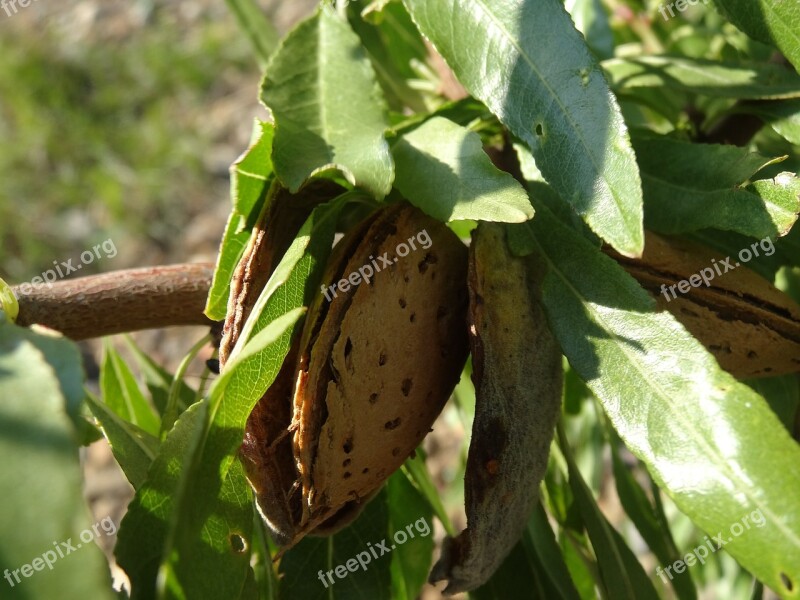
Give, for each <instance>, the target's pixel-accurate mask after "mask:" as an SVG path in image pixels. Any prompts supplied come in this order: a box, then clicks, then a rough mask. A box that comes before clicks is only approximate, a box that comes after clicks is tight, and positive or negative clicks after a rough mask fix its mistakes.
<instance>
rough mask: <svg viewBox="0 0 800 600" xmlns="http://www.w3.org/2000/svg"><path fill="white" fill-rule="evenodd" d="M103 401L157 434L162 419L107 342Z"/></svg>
mask: <svg viewBox="0 0 800 600" xmlns="http://www.w3.org/2000/svg"><path fill="white" fill-rule="evenodd" d="M100 391H101V392H102V400H103V402H105V404H106V405H107V406H108V407H109V408H110V409H111V410H112V411H113V412H114V413H116V414H117V415H118V416H119V417H120V418H121V419H123V420H125V421H128V422H129V423H132V424H134V425H136V426H137V427H139V428H141V429H142V430H143V431H146V432H147V433H149V434H151V435H154V436H158V428H159V426H160V419H159V418H158V415H156V412H155V410H154V409H153V407H152V406H151V405H150V402H149V401H148V400H147V398H145V396H144V394H143V393H142V390H140V389H139V384H138V383H137V381H136V378H135V377H134V376H133V373H132V372H131V370H130V368H129V367H128V365H126V364H125V361H123V360H122V357H121V356H120V355H119V354H118V353H117V351H116V350H114V348H113V347H112V346H111V343H110V342H108V341H106V344H105V354H104V357H103V365H102V367H101V369H100Z"/></svg>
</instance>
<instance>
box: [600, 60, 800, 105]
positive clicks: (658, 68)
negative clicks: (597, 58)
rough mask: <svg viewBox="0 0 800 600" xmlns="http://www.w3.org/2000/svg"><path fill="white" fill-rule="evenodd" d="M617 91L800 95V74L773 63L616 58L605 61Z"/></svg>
mask: <svg viewBox="0 0 800 600" xmlns="http://www.w3.org/2000/svg"><path fill="white" fill-rule="evenodd" d="M602 67H603V69H604V70H605V72H606V74H607V75H608V78H609V81H610V82H611V87H612V88H614V90H615V91H618V92H619V91H628V90H632V89H635V88H662V87H668V88H671V89H675V90H680V91H683V92H689V93H692V94H701V95H705V96H712V97H716V98H735V99H739V100H766V99H778V98H800V76H798V75H797V74H796V73H792V72H791V71H789V70H787V69H785V68H783V67H781V66H779V65H773V64H769V63H727V62H718V61H713V60H706V59H701V58H684V57H679V56H641V57H639V58H612V59H609V60H605V61H603V62H602Z"/></svg>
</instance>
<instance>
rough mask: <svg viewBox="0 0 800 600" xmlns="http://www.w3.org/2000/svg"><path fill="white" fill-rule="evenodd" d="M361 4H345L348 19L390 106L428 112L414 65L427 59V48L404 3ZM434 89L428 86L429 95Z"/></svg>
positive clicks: (393, 108) (423, 62) (396, 109)
mask: <svg viewBox="0 0 800 600" xmlns="http://www.w3.org/2000/svg"><path fill="white" fill-rule="evenodd" d="M361 6H362V3H359V2H350V3H349V4H348V6H347V8H348V17H349V22H350V25H351V26H352V28H353V30H354V31H355V32H356V33H357V34H358V37H359V38H360V39H361V43H362V45H363V46H364V50H365V51H366V53H367V55H368V56H369V57H370V60H371V61H372V66H373V67H374V69H375V74H376V75H377V78H378V81H379V82H380V84H381V87H382V88H383V91H384V94H385V96H386V100H387V102H388V103H389V106H390V107H391V109H392V110H395V111H397V112H403V111H404V109H405V107H406V106H407V107H409V108H410V109H411V110H412V111H414V112H417V113H425V112H427V103H426V95H425V94H423V90H422V89H420V88H421V86H420V85H419V84H420V83H423V82H422V81H421V80H420V75H419V73H418V70H419V68H418V67H417V65H424V64H425V63H426V61H427V59H428V48H427V47H426V46H425V42H424V41H423V39H422V36H421V35H420V34H419V31H417V28H416V27H415V26H414V23H413V22H412V21H411V17H410V16H409V14H408V12H407V11H406V9H405V7H403V5H402V4H401V3H400V2H395V1H390V2H382V4H381V5H380V6H379V5H377V4H376V3H372V4H371V5H370V6H367V7H366V8H364V10H363V11H361V10H360V8H361ZM359 12H360V14H359ZM415 67H417V68H416V69H415ZM429 85H430V87H431V88H432V87H433V86H432V85H431V84H429ZM426 91H428V90H426ZM434 92H435V90H434V89H430V90H429V91H428V95H429V96H433V93H434Z"/></svg>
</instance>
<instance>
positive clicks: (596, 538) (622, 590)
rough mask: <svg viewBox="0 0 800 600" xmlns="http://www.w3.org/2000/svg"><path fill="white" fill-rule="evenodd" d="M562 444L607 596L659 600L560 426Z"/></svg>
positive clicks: (573, 489)
mask: <svg viewBox="0 0 800 600" xmlns="http://www.w3.org/2000/svg"><path fill="white" fill-rule="evenodd" d="M558 438H559V447H560V448H561V452H562V453H563V455H564V458H565V459H566V460H567V468H568V472H569V485H570V488H571V489H572V493H573V495H574V497H575V501H576V503H577V505H578V507H579V509H580V512H581V516H582V517H583V523H584V525H585V526H586V531H587V533H588V534H589V539H590V540H591V542H592V547H593V548H594V554H595V556H596V557H597V565H598V567H599V570H600V578H601V580H602V582H603V584H604V586H605V589H606V594H605V596H606V597H608V598H615V599H617V598H619V599H622V598H630V599H631V600H638V599H639V598H652V599H653V600H657V599H658V594H657V593H656V590H655V588H654V587H653V584H652V583H651V582H650V580H649V579H648V577H647V574H646V573H645V572H644V569H643V568H642V565H641V564H639V561H638V560H636V556H634V554H633V552H632V551H631V550H630V548H628V545H627V544H626V543H625V540H624V539H623V538H622V536H620V535H619V533H617V531H616V530H615V529H614V528H613V527H612V525H611V523H609V522H608V520H607V519H606V517H605V516H604V515H603V513H602V512H601V511H600V507H598V506H597V502H596V501H595V499H594V497H593V496H592V491H591V490H590V489H589V487H588V486H587V485H586V482H585V481H584V480H583V477H582V476H581V473H580V471H579V470H578V467H577V465H576V464H575V459H574V458H573V456H572V450H571V449H570V447H569V442H567V439H566V436H565V435H564V431H563V429H562V428H561V426H559V428H558Z"/></svg>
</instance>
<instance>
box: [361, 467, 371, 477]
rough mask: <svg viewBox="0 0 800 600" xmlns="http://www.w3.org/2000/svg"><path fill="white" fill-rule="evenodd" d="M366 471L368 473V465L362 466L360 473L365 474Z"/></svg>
mask: <svg viewBox="0 0 800 600" xmlns="http://www.w3.org/2000/svg"><path fill="white" fill-rule="evenodd" d="M367 473H369V468H368V467H364V468H363V469H362V471H361V474H362V475H366V474H367Z"/></svg>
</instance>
